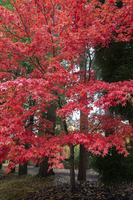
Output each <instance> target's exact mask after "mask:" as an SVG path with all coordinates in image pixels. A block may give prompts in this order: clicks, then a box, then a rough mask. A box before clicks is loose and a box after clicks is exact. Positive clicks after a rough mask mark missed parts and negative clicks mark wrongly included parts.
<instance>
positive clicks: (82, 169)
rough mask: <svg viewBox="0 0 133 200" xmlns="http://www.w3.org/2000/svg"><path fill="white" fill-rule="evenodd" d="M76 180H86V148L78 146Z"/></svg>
mask: <svg viewBox="0 0 133 200" xmlns="http://www.w3.org/2000/svg"><path fill="white" fill-rule="evenodd" d="M78 180H79V181H85V180H86V148H85V147H84V146H83V145H81V144H80V154H79V171H78Z"/></svg>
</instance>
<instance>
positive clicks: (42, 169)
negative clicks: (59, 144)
mask: <svg viewBox="0 0 133 200" xmlns="http://www.w3.org/2000/svg"><path fill="white" fill-rule="evenodd" d="M47 119H48V120H49V121H50V122H52V123H53V128H52V130H49V129H47V130H46V133H48V134H51V135H54V134H55V132H54V131H55V123H56V103H53V102H52V103H51V105H50V106H49V108H48V110H47ZM48 168H49V163H48V157H45V158H44V159H43V161H42V162H41V163H40V166H39V175H40V176H41V177H45V176H49V175H54V172H53V169H50V170H49V171H48Z"/></svg>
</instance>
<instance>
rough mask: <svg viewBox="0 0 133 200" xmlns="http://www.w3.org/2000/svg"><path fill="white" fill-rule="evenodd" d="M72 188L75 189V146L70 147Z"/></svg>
mask: <svg viewBox="0 0 133 200" xmlns="http://www.w3.org/2000/svg"><path fill="white" fill-rule="evenodd" d="M70 188H71V190H73V189H74V188H75V171H74V146H73V145H71V146H70Z"/></svg>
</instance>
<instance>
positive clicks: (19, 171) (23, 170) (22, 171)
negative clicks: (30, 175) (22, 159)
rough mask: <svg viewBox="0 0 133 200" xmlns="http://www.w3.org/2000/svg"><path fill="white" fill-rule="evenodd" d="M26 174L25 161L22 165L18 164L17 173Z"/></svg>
mask: <svg viewBox="0 0 133 200" xmlns="http://www.w3.org/2000/svg"><path fill="white" fill-rule="evenodd" d="M25 174H27V163H25V164H24V165H19V170H18V175H19V176H21V175H25Z"/></svg>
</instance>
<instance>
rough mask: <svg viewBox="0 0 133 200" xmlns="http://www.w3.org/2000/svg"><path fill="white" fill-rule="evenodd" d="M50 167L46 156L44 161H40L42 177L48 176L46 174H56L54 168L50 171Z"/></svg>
mask: <svg viewBox="0 0 133 200" xmlns="http://www.w3.org/2000/svg"><path fill="white" fill-rule="evenodd" d="M48 168H49V164H48V157H45V158H44V159H43V161H42V162H41V163H40V166H39V175H40V176H41V177H46V176H50V175H54V172H53V169H50V170H49V171H48Z"/></svg>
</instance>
